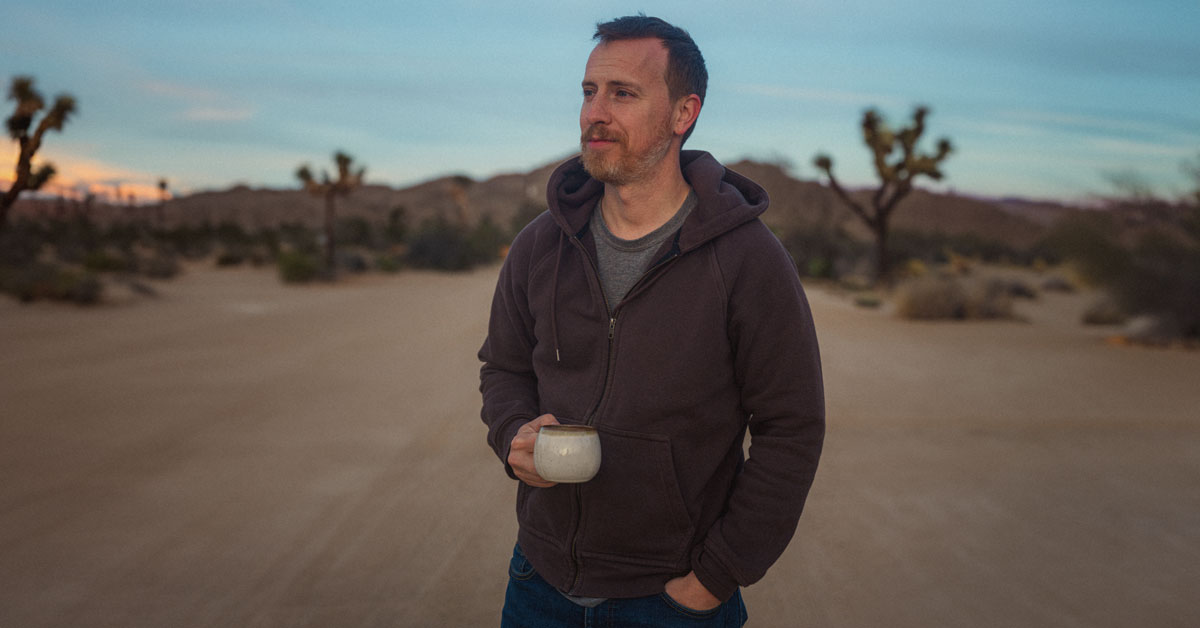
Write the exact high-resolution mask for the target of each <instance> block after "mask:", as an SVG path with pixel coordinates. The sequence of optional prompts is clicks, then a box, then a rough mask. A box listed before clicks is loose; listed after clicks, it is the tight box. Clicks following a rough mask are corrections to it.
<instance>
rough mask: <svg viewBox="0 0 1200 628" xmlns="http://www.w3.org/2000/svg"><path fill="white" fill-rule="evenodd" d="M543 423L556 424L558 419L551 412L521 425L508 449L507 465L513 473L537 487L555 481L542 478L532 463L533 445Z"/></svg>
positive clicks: (545, 486) (552, 484) (548, 485)
mask: <svg viewBox="0 0 1200 628" xmlns="http://www.w3.org/2000/svg"><path fill="white" fill-rule="evenodd" d="M543 425H558V419H555V418H554V415H552V414H543V415H542V416H539V417H538V418H536V419H534V420H532V421H530V422H528V423H526V424H525V425H522V426H521V429H520V430H518V431H517V435H516V436H514V437H513V439H512V443H511V444H510V445H509V449H508V465H509V466H510V467H512V470H513V475H516V476H517V479H519V480H521V481H522V482H524V483H526V484H528V485H530V486H536V487H538V488H548V487H551V486H554V485H555V482H547V481H546V480H543V479H542V476H540V475H538V472H537V469H536V468H535V467H534V464H533V447H534V445H535V444H536V443H537V435H538V430H539V429H541V427H542V426H543Z"/></svg>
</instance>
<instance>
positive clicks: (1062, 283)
mask: <svg viewBox="0 0 1200 628" xmlns="http://www.w3.org/2000/svg"><path fill="white" fill-rule="evenodd" d="M1042 290H1045V291H1046V292H1063V293H1071V292H1075V284H1073V283H1071V282H1070V281H1067V279H1065V278H1063V277H1059V276H1058V275H1054V276H1052V277H1047V278H1045V279H1044V280H1042Z"/></svg>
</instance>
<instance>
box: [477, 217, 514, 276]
mask: <svg viewBox="0 0 1200 628" xmlns="http://www.w3.org/2000/svg"><path fill="white" fill-rule="evenodd" d="M511 239H512V238H510V237H509V235H508V234H506V233H504V232H503V231H501V230H500V228H499V227H498V226H496V223H495V222H493V221H492V217H491V216H486V215H485V216H484V217H483V218H482V219H481V220H480V221H479V224H477V225H475V227H474V228H473V229H471V232H470V233H469V234H468V235H467V247H468V249H469V250H470V251H471V263H472V265H474V264H487V263H489V262H493V261H495V260H496V259H498V258H499V257H500V248H501V247H503V246H504V245H506V244H508V243H509V241H510V240H511Z"/></svg>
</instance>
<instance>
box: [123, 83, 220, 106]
mask: <svg viewBox="0 0 1200 628" xmlns="http://www.w3.org/2000/svg"><path fill="white" fill-rule="evenodd" d="M138 88H139V89H141V90H142V91H145V92H147V93H150V94H154V95H156V96H165V97H167V98H170V99H172V100H185V101H192V102H194V101H204V102H215V101H219V100H225V99H226V96H225V95H224V94H222V93H220V92H218V91H216V90H213V89H207V88H204V87H196V86H194V85H184V84H181V83H172V82H169V81H159V80H147V81H142V82H141V83H138Z"/></svg>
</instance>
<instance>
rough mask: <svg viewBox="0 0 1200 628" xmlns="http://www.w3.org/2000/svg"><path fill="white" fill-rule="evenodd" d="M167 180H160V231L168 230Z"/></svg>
mask: <svg viewBox="0 0 1200 628" xmlns="http://www.w3.org/2000/svg"><path fill="white" fill-rule="evenodd" d="M166 208H167V180H166V178H165V177H164V178H160V179H159V180H158V212H157V213H158V229H159V230H160V231H162V230H164V229H166V228H167V217H166Z"/></svg>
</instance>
